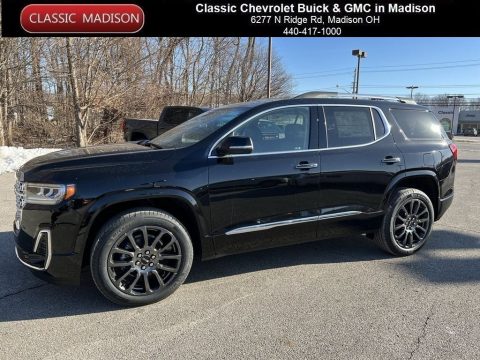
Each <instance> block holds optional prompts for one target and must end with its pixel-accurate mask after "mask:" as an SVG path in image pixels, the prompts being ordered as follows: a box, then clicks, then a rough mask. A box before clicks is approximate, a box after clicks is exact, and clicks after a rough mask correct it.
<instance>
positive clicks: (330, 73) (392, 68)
mask: <svg viewBox="0 0 480 360" xmlns="http://www.w3.org/2000/svg"><path fill="white" fill-rule="evenodd" d="M479 61H480V59H472V60H458V61H445V62H435V63H422V64H411V65H383V66H365V67H364V68H365V69H388V70H365V71H364V72H367V73H384V72H404V71H421V70H440V69H451V68H464V67H475V66H480V62H479ZM466 62H474V63H473V64H463V65H458V64H460V63H466ZM442 64H452V65H445V66H428V67H425V66H426V65H442ZM453 64H457V65H453ZM417 66H422V67H417ZM402 67H406V68H405V69H401V68H402ZM348 69H351V68H338V69H332V70H330V71H328V70H324V71H318V72H310V73H297V74H292V75H293V78H294V79H306V78H311V77H327V76H336V75H345V74H349V73H350V71H343V70H348ZM307 75H308V76H307Z"/></svg>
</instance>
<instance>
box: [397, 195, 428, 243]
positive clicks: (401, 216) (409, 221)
mask: <svg viewBox="0 0 480 360" xmlns="http://www.w3.org/2000/svg"><path fill="white" fill-rule="evenodd" d="M429 229H430V213H429V211H428V207H427V204H425V203H424V202H423V201H422V200H421V199H417V198H412V199H409V200H408V201H407V202H406V203H404V204H403V206H401V207H400V208H399V209H398V211H397V214H396V216H395V218H394V223H393V234H394V238H395V241H396V243H397V244H398V246H400V247H401V248H403V249H413V248H415V247H417V246H419V245H421V243H422V242H423V241H424V240H425V238H426V237H427V234H428V231H429Z"/></svg>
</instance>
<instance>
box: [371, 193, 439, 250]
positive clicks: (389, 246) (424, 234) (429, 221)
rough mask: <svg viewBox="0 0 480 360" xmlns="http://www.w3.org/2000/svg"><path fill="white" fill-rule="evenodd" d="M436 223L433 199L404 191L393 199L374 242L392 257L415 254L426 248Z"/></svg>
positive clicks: (396, 194) (393, 195) (421, 194)
mask: <svg viewBox="0 0 480 360" xmlns="http://www.w3.org/2000/svg"><path fill="white" fill-rule="evenodd" d="M412 205H413V206H414V207H413V209H412V207H411V206H412ZM415 210H416V214H415ZM409 213H410V214H409ZM402 219H405V220H406V221H403V220H402ZM433 222H434V210H433V205H432V201H431V200H430V198H429V197H428V196H427V195H426V194H425V193H424V192H423V191H420V190H418V189H413V188H401V189H398V190H397V191H396V192H395V193H394V194H392V196H391V197H390V199H389V201H388V204H387V209H386V211H385V216H384V217H383V220H382V226H381V228H380V229H379V230H378V231H377V232H376V233H375V234H374V236H373V240H374V242H375V243H376V244H377V245H378V246H379V247H380V248H381V249H383V250H384V251H386V252H388V253H390V254H392V255H396V256H408V255H412V254H414V253H415V252H417V251H418V250H420V249H421V248H422V247H423V246H424V245H425V243H426V241H427V239H428V237H429V235H430V233H431V231H432V225H433ZM402 224H403V225H402ZM402 226H403V227H402ZM404 230H405V234H404V233H403V231H404Z"/></svg>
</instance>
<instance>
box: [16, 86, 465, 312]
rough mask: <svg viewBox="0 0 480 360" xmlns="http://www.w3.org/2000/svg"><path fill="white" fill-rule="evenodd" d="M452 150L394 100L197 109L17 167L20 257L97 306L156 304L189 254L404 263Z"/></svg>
mask: <svg viewBox="0 0 480 360" xmlns="http://www.w3.org/2000/svg"><path fill="white" fill-rule="evenodd" d="M456 160H457V147H456V145H455V144H453V143H452V141H451V140H450V139H449V138H448V137H447V135H446V134H445V132H444V131H443V128H442V127H441V125H440V123H439V122H438V120H437V119H436V118H435V117H434V115H433V114H432V113H431V112H429V111H428V110H427V109H426V108H424V107H421V106H418V105H416V104H415V103H412V102H410V101H407V100H402V99H397V98H380V97H367V96H359V95H354V96H353V98H352V96H350V97H349V98H342V97H340V96H336V97H335V96H327V95H325V94H324V93H315V92H314V93H307V94H304V95H301V96H298V97H296V98H293V99H287V100H274V101H271V100H269V101H255V102H249V103H244V104H237V105H230V106H225V107H221V108H218V109H214V110H211V111H208V112H206V113H203V114H201V115H199V116H197V117H195V118H193V119H191V120H189V121H187V122H185V123H183V124H181V125H180V126H178V127H176V128H174V129H172V130H169V131H168V132H166V133H164V134H162V135H161V136H159V137H157V138H155V139H153V140H152V141H149V142H145V143H144V144H143V145H137V144H128V143H127V144H121V145H108V146H98V147H90V148H83V149H72V150H63V151H59V152H55V153H51V154H48V155H45V156H41V157H38V158H36V159H34V160H32V161H30V162H28V163H27V164H25V165H24V166H23V167H22V168H21V169H20V170H19V171H18V172H17V183H16V185H15V192H16V199H17V213H16V219H15V223H14V231H15V241H16V252H17V256H18V258H19V259H20V261H21V262H22V263H23V264H24V265H26V266H28V267H29V268H31V269H33V271H34V273H36V274H37V275H40V276H41V277H43V278H45V279H48V280H52V281H56V282H60V283H78V282H79V279H80V272H81V269H82V268H83V267H85V266H89V267H90V270H91V273H92V276H93V279H94V281H95V284H96V285H97V287H98V289H99V290H100V292H101V293H102V294H103V295H104V296H105V297H107V298H108V299H109V300H111V301H113V302H115V303H117V304H121V305H125V306H136V305H143V304H148V303H152V302H155V301H159V300H161V299H164V298H165V297H167V296H169V295H170V294H172V293H173V292H174V291H175V290H176V289H177V288H178V287H179V286H180V285H181V284H182V283H183V282H184V281H185V279H186V277H187V275H188V273H189V271H190V268H191V265H192V260H193V257H194V256H195V257H198V258H200V259H203V260H206V259H212V258H216V257H220V256H224V255H228V254H234V253H240V252H245V251H251V250H256V249H262V248H269V247H275V246H283V245H289V244H294V243H301V242H306V241H313V240H320V239H328V238H337V237H344V236H352V235H359V234H363V235H365V236H366V237H367V238H370V239H372V240H373V241H375V242H376V243H377V244H378V245H379V246H380V247H381V248H382V249H384V250H385V251H387V252H389V253H391V254H393V255H397V256H405V255H411V254H413V253H414V252H416V251H417V250H419V249H420V248H421V247H422V246H423V245H424V244H425V242H426V241H427V238H428V236H429V234H430V232H431V230H432V225H433V223H434V221H436V220H438V219H440V217H441V216H442V215H443V214H444V213H445V211H446V210H447V209H448V207H449V206H450V204H451V202H452V200H453V189H454V186H453V185H454V176H455V167H456V162H457V161H456Z"/></svg>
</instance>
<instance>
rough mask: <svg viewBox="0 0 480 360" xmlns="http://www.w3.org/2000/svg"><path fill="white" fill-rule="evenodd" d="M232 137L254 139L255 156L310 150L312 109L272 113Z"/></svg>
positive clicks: (294, 109) (246, 124)
mask: <svg viewBox="0 0 480 360" xmlns="http://www.w3.org/2000/svg"><path fill="white" fill-rule="evenodd" d="M232 135H234V136H248V137H250V138H251V139H252V143H253V153H254V154H261V153H268V152H285V151H298V150H307V149H308V146H309V139H310V108H309V107H289V108H283V109H278V110H272V111H270V112H266V113H264V114H261V115H258V116H256V117H255V118H253V119H251V120H249V121H247V122H246V123H245V124H243V125H242V126H240V127H239V128H237V129H236V130H235V131H234V132H233V133H232Z"/></svg>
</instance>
